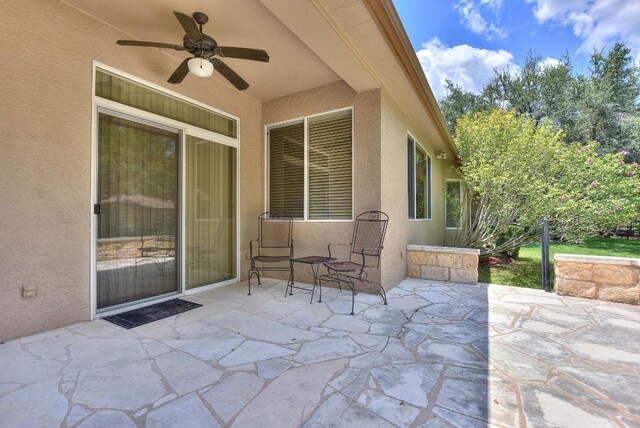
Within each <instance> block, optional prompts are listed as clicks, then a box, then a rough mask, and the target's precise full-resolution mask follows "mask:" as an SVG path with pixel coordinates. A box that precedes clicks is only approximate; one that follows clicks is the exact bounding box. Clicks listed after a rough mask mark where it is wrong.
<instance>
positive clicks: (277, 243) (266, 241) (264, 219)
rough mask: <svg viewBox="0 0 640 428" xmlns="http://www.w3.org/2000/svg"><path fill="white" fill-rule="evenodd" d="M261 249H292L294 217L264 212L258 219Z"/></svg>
mask: <svg viewBox="0 0 640 428" xmlns="http://www.w3.org/2000/svg"><path fill="white" fill-rule="evenodd" d="M258 239H259V240H260V244H259V245H260V248H290V247H291V245H292V240H293V217H292V216H290V215H280V214H277V213H271V212H268V211H267V212H264V213H262V214H260V216H259V217H258Z"/></svg>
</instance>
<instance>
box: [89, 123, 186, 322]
mask: <svg viewBox="0 0 640 428" xmlns="http://www.w3.org/2000/svg"><path fill="white" fill-rule="evenodd" d="M179 139H180V135H179V133H178V132H176V131H173V130H167V129H163V128H161V127H158V126H152V125H150V124H147V123H140V122H137V121H133V120H130V119H124V118H121V117H116V116H112V115H109V114H106V113H103V112H99V113H98V177H97V186H98V188H97V190H98V191H97V197H98V205H97V206H96V207H95V210H94V211H95V213H96V214H98V215H97V235H98V236H97V239H98V242H97V247H96V248H97V288H96V289H97V309H98V310H99V311H100V310H104V309H106V308H109V309H113V308H114V307H116V306H119V305H123V304H128V303H132V302H137V301H140V300H143V299H148V298H152V297H157V296H161V295H165V294H169V293H175V292H177V291H178V290H179V281H178V278H179V275H178V265H179V264H178V263H176V254H177V251H176V249H177V248H178V245H177V244H178V239H177V238H178V212H179V211H178V207H179V204H178V201H179V199H178V144H179Z"/></svg>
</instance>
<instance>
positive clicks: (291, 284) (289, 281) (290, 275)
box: [287, 269, 293, 296]
mask: <svg viewBox="0 0 640 428" xmlns="http://www.w3.org/2000/svg"><path fill="white" fill-rule="evenodd" d="M287 285H288V286H289V296H293V269H291V270H290V271H289V280H288V281H287Z"/></svg>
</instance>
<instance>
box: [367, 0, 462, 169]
mask: <svg viewBox="0 0 640 428" xmlns="http://www.w3.org/2000/svg"><path fill="white" fill-rule="evenodd" d="M364 4H365V5H366V6H367V8H368V9H369V12H370V13H371V15H372V16H373V18H374V20H375V22H376V24H377V25H378V28H379V29H380V32H381V33H382V35H383V36H384V38H385V40H386V41H387V43H388V44H389V47H390V48H391V50H392V51H393V53H394V55H395V56H396V59H397V60H398V62H399V64H400V65H401V66H402V68H403V70H404V72H405V74H406V75H407V78H408V79H409V81H410V82H411V85H412V86H413V88H414V90H415V91H416V94H417V95H418V97H419V98H420V101H421V102H422V104H423V105H424V107H425V109H426V110H427V112H428V113H429V114H430V115H431V117H432V118H433V121H434V123H435V124H436V127H437V128H438V132H439V134H440V135H441V136H442V139H443V141H444V142H445V144H446V146H447V147H448V149H449V150H450V151H451V154H452V156H453V159H454V160H455V161H459V158H458V151H457V149H456V147H455V143H454V142H453V138H452V137H451V133H450V132H449V128H448V126H447V123H446V122H445V120H444V116H443V115H442V111H441V110H440V106H439V105H438V101H437V100H436V98H435V96H434V95H433V91H432V90H431V87H430V86H429V82H428V81H427V78H426V77H425V75H424V71H423V70H422V66H421V65H420V61H419V60H418V57H417V56H416V53H415V51H414V50H413V46H412V45H411V41H410V40H409V37H408V36H407V33H406V31H405V29H404V26H403V25H402V21H401V20H400V17H399V16H398V12H397V11H396V9H395V7H394V6H393V3H392V1H391V0H364Z"/></svg>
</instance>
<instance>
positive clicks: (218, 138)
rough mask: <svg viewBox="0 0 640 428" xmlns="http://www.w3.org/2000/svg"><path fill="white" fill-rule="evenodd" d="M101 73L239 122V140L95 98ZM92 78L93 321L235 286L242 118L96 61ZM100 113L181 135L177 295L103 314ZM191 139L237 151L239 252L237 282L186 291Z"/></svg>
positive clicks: (237, 220) (179, 149)
mask: <svg viewBox="0 0 640 428" xmlns="http://www.w3.org/2000/svg"><path fill="white" fill-rule="evenodd" d="M98 68H100V69H102V70H105V71H108V72H111V73H114V74H117V75H119V76H121V77H123V78H126V79H129V80H132V81H134V82H136V83H139V84H141V85H144V86H147V87H150V88H152V89H155V90H157V91H159V92H162V93H164V94H166V95H168V96H172V97H175V98H179V99H181V100H183V101H185V102H188V103H191V104H195V105H198V106H200V107H203V108H205V109H208V110H211V111H214V112H218V113H221V114H223V115H225V116H227V117H229V118H231V119H234V120H235V121H236V129H237V132H236V134H237V138H232V137H228V136H226V135H222V134H218V133H215V132H212V131H208V130H205V129H202V128H198V127H195V126H193V125H189V124H186V123H183V122H179V121H177V120H173V119H169V118H166V117H164V116H160V115H157V114H153V113H149V112H146V111H143V110H139V109H137V108H133V107H129V106H127V105H124V104H120V103H117V102H114V101H110V100H107V99H104V98H101V97H98V96H96V95H95V92H96V91H95V82H96V69H98ZM92 71H93V76H92V80H93V82H92V85H91V91H92V112H91V192H90V198H91V200H90V203H89V207H90V211H89V215H90V219H91V220H90V235H91V238H90V240H91V249H90V251H91V253H90V257H89V259H90V270H89V272H90V283H91V291H90V300H91V302H90V305H91V307H90V311H91V312H90V318H91V319H94V318H102V317H104V316H108V315H113V314H116V313H120V312H124V311H129V310H132V309H136V308H140V307H144V306H148V305H149V302H150V301H153V302H154V303H158V302H162V301H165V300H170V299H174V298H176V296H182V295H189V294H194V293H199V292H201V291H206V290H211V289H214V288H218V287H223V286H225V285H229V284H233V283H236V282H238V281H239V279H240V212H241V210H240V118H239V117H237V116H234V115H232V114H229V113H227V112H224V111H222V110H219V109H216V108H213V107H211V106H208V105H206V104H203V103H201V102H199V101H196V100H193V99H191V98H188V97H185V96H184V95H180V94H179V93H177V92H173V91H170V90H168V89H165V88H163V87H160V86H158V85H155V84H153V83H150V82H147V81H145V80H143V79H140V78H137V77H135V76H132V75H130V74H128V73H125V72H122V71H120V70H117V69H115V68H113V67H109V66H107V65H104V64H101V63H99V62H97V61H94V62H93V69H92ZM98 113H106V114H110V115H113V116H116V117H121V118H124V119H127V120H132V121H136V122H141V123H145V124H149V125H151V126H157V127H158V128H160V129H170V130H172V131H177V132H178V133H179V141H178V236H177V240H178V248H177V249H176V250H177V251H176V267H177V269H178V282H179V287H178V292H177V293H172V294H171V295H169V296H165V297H160V298H157V299H156V298H152V299H144V300H141V301H137V302H136V303H132V304H130V305H126V306H118V307H117V308H114V309H110V310H104V311H100V312H98V309H97V295H98V294H97V242H98V241H97V238H98V230H97V229H98V227H97V226H98V220H97V216H96V215H95V214H94V213H93V205H94V204H95V203H97V197H98V189H97V184H98V128H99V127H98ZM187 135H191V136H193V137H196V138H202V139H205V140H208V141H211V142H213V143H218V144H223V145H225V146H229V147H233V148H235V149H236V213H235V214H236V216H235V223H236V231H235V232H236V233H235V234H236V251H235V271H236V276H235V278H232V279H229V280H226V281H222V282H218V283H215V284H209V285H205V286H202V287H198V288H194V289H191V290H186V269H185V256H184V255H185V254H186V248H185V241H186V240H185V239H184V234H185V231H186V203H185V197H186V180H185V179H184V177H185V168H186V137H187Z"/></svg>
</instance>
